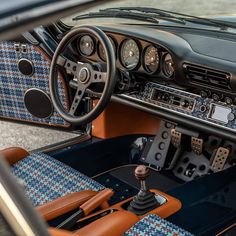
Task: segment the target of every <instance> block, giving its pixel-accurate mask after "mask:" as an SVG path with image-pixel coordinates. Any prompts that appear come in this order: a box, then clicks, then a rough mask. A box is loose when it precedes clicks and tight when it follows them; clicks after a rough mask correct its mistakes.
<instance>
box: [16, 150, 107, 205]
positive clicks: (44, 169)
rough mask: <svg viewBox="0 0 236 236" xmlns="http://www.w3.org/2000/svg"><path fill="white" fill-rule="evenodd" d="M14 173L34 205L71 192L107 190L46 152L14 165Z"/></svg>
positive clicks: (35, 154) (33, 155)
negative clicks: (22, 183)
mask: <svg viewBox="0 0 236 236" xmlns="http://www.w3.org/2000/svg"><path fill="white" fill-rule="evenodd" d="M12 172H13V174H14V175H15V176H16V177H18V178H20V179H21V180H23V182H24V185H25V190H26V196H27V197H28V198H29V199H30V200H31V201H32V203H33V205H34V206H40V205H42V204H44V203H46V202H49V201H53V200H55V199H57V198H59V197H62V196H64V195H66V194H68V193H73V192H78V191H82V190H94V191H100V190H102V189H104V186H102V185H101V184H99V183H97V182H96V181H94V180H93V179H91V178H89V177H87V176H86V175H84V174H82V173H80V172H78V171H77V170H75V169H73V168H71V167H69V166H67V165H66V164H64V163H62V162H60V161H57V160H55V159H54V158H52V157H50V156H48V155H46V154H43V153H34V154H32V155H30V156H28V157H26V158H24V159H22V160H20V161H18V162H17V163H16V164H14V165H13V166H12Z"/></svg>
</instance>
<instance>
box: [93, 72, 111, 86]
mask: <svg viewBox="0 0 236 236" xmlns="http://www.w3.org/2000/svg"><path fill="white" fill-rule="evenodd" d="M106 79H107V72H100V71H95V70H94V71H92V73H91V79H90V83H91V84H94V83H105V82H106Z"/></svg>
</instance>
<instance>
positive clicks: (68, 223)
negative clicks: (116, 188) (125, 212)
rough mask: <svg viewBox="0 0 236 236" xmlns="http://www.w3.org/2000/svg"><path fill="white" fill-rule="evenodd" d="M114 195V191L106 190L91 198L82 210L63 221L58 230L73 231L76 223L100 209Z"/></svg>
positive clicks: (81, 207)
mask: <svg viewBox="0 0 236 236" xmlns="http://www.w3.org/2000/svg"><path fill="white" fill-rule="evenodd" d="M113 194H114V192H113V190H112V189H108V188H106V189H104V190H102V191H100V192H99V193H98V194H96V195H95V196H94V197H92V198H90V199H89V200H88V201H87V202H85V203H84V204H82V205H81V206H80V209H79V210H78V211H77V212H75V213H74V214H73V215H71V216H70V217H69V218H68V219H66V220H65V221H63V222H62V223H61V224H59V225H58V226H57V228H58V229H67V230H69V229H71V228H72V227H73V226H74V225H75V223H76V222H77V221H78V220H79V219H81V218H83V217H85V216H87V215H89V214H90V213H91V212H92V211H93V210H95V209H96V208H97V207H99V206H100V205H101V204H102V203H103V202H105V201H108V200H109V199H110V198H111V197H112V195H113Z"/></svg>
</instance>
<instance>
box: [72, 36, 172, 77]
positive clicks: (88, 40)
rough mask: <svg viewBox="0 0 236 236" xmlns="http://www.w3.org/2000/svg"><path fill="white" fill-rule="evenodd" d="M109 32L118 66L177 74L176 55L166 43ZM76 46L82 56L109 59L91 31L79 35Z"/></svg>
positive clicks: (128, 69)
mask: <svg viewBox="0 0 236 236" xmlns="http://www.w3.org/2000/svg"><path fill="white" fill-rule="evenodd" d="M107 36H108V37H109V39H110V41H111V43H112V45H113V49H114V52H115V55H116V65H117V68H119V69H121V70H126V71H130V72H138V73H143V74H147V75H154V74H155V75H156V76H162V77H165V78H166V79H168V78H173V77H174V65H173V59H172V57H171V54H170V53H169V52H168V51H167V50H166V49H164V48H163V47H161V46H159V45H158V44H153V43H150V42H147V41H144V40H140V39H136V38H135V37H132V36H127V35H120V34H114V33H107ZM73 48H74V51H75V52H77V54H78V56H80V59H81V57H82V60H83V59H86V60H89V61H96V62H99V61H100V62H106V54H105V50H104V48H103V47H102V45H101V43H100V42H99V41H98V40H97V39H96V38H95V37H93V36H91V35H88V34H86V35H80V36H79V37H78V38H77V39H76V41H75V42H74V44H73Z"/></svg>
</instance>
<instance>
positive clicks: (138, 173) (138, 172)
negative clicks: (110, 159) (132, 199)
mask: <svg viewBox="0 0 236 236" xmlns="http://www.w3.org/2000/svg"><path fill="white" fill-rule="evenodd" d="M134 175H135V177H136V179H137V180H145V179H146V178H147V177H148V176H149V168H148V167H147V166H145V165H139V166H137V167H136V169H135V171H134Z"/></svg>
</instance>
